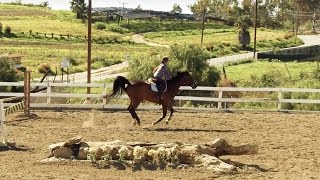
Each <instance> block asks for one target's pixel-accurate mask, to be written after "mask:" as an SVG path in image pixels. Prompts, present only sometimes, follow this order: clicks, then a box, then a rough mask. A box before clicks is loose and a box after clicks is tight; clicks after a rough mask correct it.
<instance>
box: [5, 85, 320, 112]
mask: <svg viewBox="0 0 320 180" xmlns="http://www.w3.org/2000/svg"><path fill="white" fill-rule="evenodd" d="M1 86H24V84H23V82H0V88H1ZM36 86H39V87H47V90H44V91H42V92H38V93H31V94H30V96H31V98H46V103H36V102H32V103H31V108H38V107H44V108H62V107H63V108H100V109H108V108H114V107H123V105H120V104H106V100H105V99H103V98H102V96H103V95H105V94H106V92H108V90H109V89H111V87H112V85H111V84H99V83H94V84H87V83H31V87H36ZM77 87H78V88H79V87H80V88H87V87H91V88H100V89H101V90H99V92H100V93H96V94H83V93H66V92H61V91H59V92H56V90H55V88H60V89H61V88H63V89H68V88H69V89H70V88H71V89H72V88H77ZM180 90H181V91H200V92H205V91H206V92H209V93H207V94H209V95H207V96H205V97H201V96H197V95H186V96H184V95H179V94H178V95H177V96H176V97H175V100H176V101H177V102H178V103H177V104H181V102H182V101H191V102H195V101H196V102H197V103H201V104H210V103H211V104H212V103H215V104H216V105H215V108H213V107H212V106H211V109H217V110H233V109H232V107H227V105H226V104H227V103H274V108H273V109H269V110H275V111H282V110H283V111H286V110H288V109H284V108H283V105H284V104H287V103H291V104H294V103H299V104H313V105H316V106H320V99H303V98H300V99H286V98H284V93H316V94H317V95H319V96H315V97H320V89H304V88H235V87H206V86H200V87H197V88H196V89H192V88H191V87H185V86H183V87H181V88H180ZM214 92H215V94H216V95H215V96H214V95H213V94H214ZM230 92H240V93H264V94H262V95H259V97H257V98H256V97H246V96H242V97H239V98H236V97H225V96H226V95H227V94H228V93H230ZM198 94H199V93H198ZM270 94H272V96H271V95H270ZM23 96H24V93H22V92H21V93H12V92H0V97H23ZM261 96H263V97H261ZM52 98H69V99H72V98H83V99H86V98H94V99H99V100H100V101H99V102H97V103H95V104H90V105H88V104H83V103H81V102H78V103H73V104H66V103H62V104H57V103H54V102H53V101H52ZM121 98H128V97H127V96H126V95H123V96H121ZM179 102H180V103H179ZM4 104H5V106H9V105H10V103H4ZM177 106H178V105H177ZM252 110H254V109H252Z"/></svg>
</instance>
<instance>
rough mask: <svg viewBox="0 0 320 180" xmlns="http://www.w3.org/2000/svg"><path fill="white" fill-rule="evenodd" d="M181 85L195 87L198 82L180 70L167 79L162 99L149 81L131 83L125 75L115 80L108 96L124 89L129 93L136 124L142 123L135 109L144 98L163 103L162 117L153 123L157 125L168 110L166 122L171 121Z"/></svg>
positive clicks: (118, 93) (129, 108) (113, 95)
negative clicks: (176, 96) (174, 103)
mask: <svg viewBox="0 0 320 180" xmlns="http://www.w3.org/2000/svg"><path fill="white" fill-rule="evenodd" d="M180 86H191V87H192V88H193V89H194V88H196V87H197V84H196V83H195V82H194V81H193V78H192V77H191V75H190V74H189V73H188V72H178V73H177V76H174V77H173V78H172V79H170V80H168V81H167V90H166V91H165V92H163V94H162V97H163V98H162V99H161V100H160V99H159V97H158V95H157V93H156V92H154V91H152V90H151V86H150V84H149V83H146V82H143V81H135V82H133V83H131V82H130V81H129V80H128V79H126V78H125V77H123V76H118V77H117V78H116V79H115V80H114V82H113V89H112V92H111V94H110V95H107V96H105V97H106V98H113V97H117V96H120V95H121V94H122V92H123V91H125V92H126V93H127V95H128V96H129V98H130V105H129V107H128V110H129V112H130V114H131V116H132V118H133V119H135V120H134V122H133V123H134V124H138V125H140V119H139V117H138V115H137V114H136V112H135V110H136V109H137V107H138V106H139V105H140V103H141V102H142V101H144V100H146V101H149V102H154V103H158V104H161V105H162V117H161V118H160V119H158V120H156V121H154V122H153V123H152V125H155V124H157V123H159V122H160V121H161V120H162V119H164V118H165V117H166V115H167V110H168V109H169V110H170V115H169V117H168V119H167V120H166V124H167V123H168V122H169V120H170V118H171V116H172V114H173V108H172V105H173V98H174V97H175V95H176V94H177V93H178V91H179V88H180Z"/></svg>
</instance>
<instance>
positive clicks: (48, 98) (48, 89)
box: [47, 83, 51, 104]
mask: <svg viewBox="0 0 320 180" xmlns="http://www.w3.org/2000/svg"><path fill="white" fill-rule="evenodd" d="M47 94H51V86H50V84H49V83H48V85H47ZM47 104H51V96H47Z"/></svg>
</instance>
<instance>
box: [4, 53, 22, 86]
mask: <svg viewBox="0 0 320 180" xmlns="http://www.w3.org/2000/svg"><path fill="white" fill-rule="evenodd" d="M22 80H23V74H22V73H21V72H20V71H17V70H16V69H15V67H14V64H13V63H12V62H11V61H9V60H8V59H5V58H0V81H2V82H17V81H22ZM0 91H2V92H6V91H10V89H9V88H7V87H0Z"/></svg>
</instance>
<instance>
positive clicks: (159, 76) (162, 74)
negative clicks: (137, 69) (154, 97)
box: [153, 56, 172, 100]
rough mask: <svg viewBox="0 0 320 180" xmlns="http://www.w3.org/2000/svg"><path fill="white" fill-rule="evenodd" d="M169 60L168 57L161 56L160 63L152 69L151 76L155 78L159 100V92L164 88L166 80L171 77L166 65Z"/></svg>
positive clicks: (160, 97)
mask: <svg viewBox="0 0 320 180" xmlns="http://www.w3.org/2000/svg"><path fill="white" fill-rule="evenodd" d="M169 60H170V59H169V57H166V56H165V57H163V58H162V60H161V64H160V65H159V66H157V67H156V68H155V69H154V70H153V77H154V78H155V79H156V84H157V88H158V96H159V99H160V100H161V99H162V96H161V94H162V92H163V91H164V89H165V85H166V81H167V80H169V79H171V78H172V76H171V74H170V73H169V70H168V66H167V64H168V62H169Z"/></svg>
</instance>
